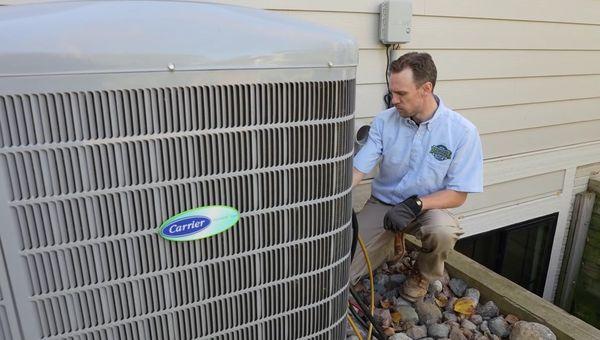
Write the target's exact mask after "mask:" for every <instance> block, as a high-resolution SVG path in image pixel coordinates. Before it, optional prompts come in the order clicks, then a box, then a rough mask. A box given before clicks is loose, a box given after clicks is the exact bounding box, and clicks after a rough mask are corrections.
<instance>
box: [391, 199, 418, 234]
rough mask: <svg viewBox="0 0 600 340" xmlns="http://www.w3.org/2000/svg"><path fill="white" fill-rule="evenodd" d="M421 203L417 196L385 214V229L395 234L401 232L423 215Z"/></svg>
mask: <svg viewBox="0 0 600 340" xmlns="http://www.w3.org/2000/svg"><path fill="white" fill-rule="evenodd" d="M421 208H422V207H421V201H420V200H419V198H418V197H417V196H416V195H415V196H411V197H409V198H407V199H405V200H404V201H403V202H402V203H400V204H398V205H395V206H394V207H392V208H391V209H390V210H388V212H387V213H386V214H385V217H384V218H383V228H384V229H386V230H389V231H393V232H396V233H397V232H401V231H403V230H404V229H406V227H407V226H408V225H409V224H410V222H412V221H414V220H415V218H417V216H418V215H419V214H420V213H421Z"/></svg>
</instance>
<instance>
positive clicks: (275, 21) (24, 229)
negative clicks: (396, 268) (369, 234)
mask: <svg viewBox="0 0 600 340" xmlns="http://www.w3.org/2000/svg"><path fill="white" fill-rule="evenodd" d="M0 41H1V42H2V44H0V220H1V222H0V223H1V228H0V244H1V247H2V249H1V250H2V251H1V252H0V338H2V339H44V340H57V339H72V340H75V339H77V340H92V339H94V340H96V339H173V340H175V339H181V340H184V339H296V338H307V339H308V338H310V339H341V338H344V337H345V321H344V320H345V319H344V318H345V315H346V304H347V284H348V270H349V261H350V259H349V250H350V244H351V230H350V228H351V226H350V220H351V192H350V186H351V169H352V165H351V159H352V148H353V132H354V131H353V129H354V127H353V124H354V122H353V113H354V101H355V73H356V64H357V48H356V45H355V43H354V42H353V40H352V39H350V38H349V37H348V36H346V35H344V34H342V33H338V32H335V31H332V30H329V29H325V28H321V27H317V26H314V25H310V24H307V23H304V22H302V21H298V20H294V19H291V18H288V17H286V16H283V15H278V14H274V13H270V12H266V11H261V10H254V9H247V8H242V7H234V6H224V5H215V4H201V3H192V2H159V1H106V2H97V1H93V2H88V1H81V2H57V3H48V4H35V5H23V6H4V7H0ZM212 205H226V206H229V207H232V208H235V209H237V210H238V211H239V213H240V219H239V221H238V223H237V224H235V225H234V226H233V227H231V228H230V229H228V230H226V231H224V232H222V233H219V234H217V235H214V236H212V237H208V238H203V239H199V240H195V241H187V242H175V241H170V240H166V239H164V238H161V237H160V235H159V233H158V230H159V226H160V225H161V224H162V223H163V222H164V221H166V220H168V219H169V218H170V217H172V216H175V215H177V214H178V213H181V212H184V211H187V210H189V209H193V208H197V207H203V206H212Z"/></svg>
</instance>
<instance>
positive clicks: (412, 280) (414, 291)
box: [400, 270, 429, 302]
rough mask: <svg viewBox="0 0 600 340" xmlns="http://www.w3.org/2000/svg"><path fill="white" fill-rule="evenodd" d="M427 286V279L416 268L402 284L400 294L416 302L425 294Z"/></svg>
mask: <svg viewBox="0 0 600 340" xmlns="http://www.w3.org/2000/svg"><path fill="white" fill-rule="evenodd" d="M427 288H429V281H428V280H427V279H426V278H424V277H423V276H422V275H421V273H419V271H418V270H415V271H412V272H411V273H410V275H409V276H408V278H406V281H404V283H403V284H402V291H401V292H400V295H401V296H402V297H403V298H404V299H406V300H408V301H410V302H416V301H417V300H419V299H421V298H423V297H424V296H425V294H427Z"/></svg>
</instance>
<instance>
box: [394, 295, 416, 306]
mask: <svg viewBox="0 0 600 340" xmlns="http://www.w3.org/2000/svg"><path fill="white" fill-rule="evenodd" d="M391 302H392V304H393V305H394V307H400V306H411V307H412V303H410V302H408V301H406V300H404V299H403V298H402V297H400V296H398V297H395V298H393V299H391Z"/></svg>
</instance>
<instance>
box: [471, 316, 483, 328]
mask: <svg viewBox="0 0 600 340" xmlns="http://www.w3.org/2000/svg"><path fill="white" fill-rule="evenodd" d="M469 320H470V321H471V322H472V323H474V324H476V325H481V323H482V322H483V318H482V317H481V315H479V314H473V315H471V316H470V317H469Z"/></svg>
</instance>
